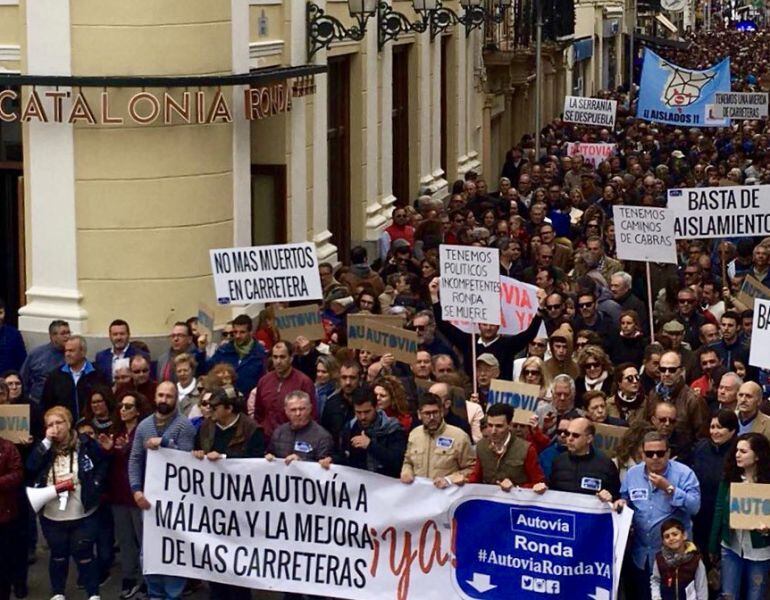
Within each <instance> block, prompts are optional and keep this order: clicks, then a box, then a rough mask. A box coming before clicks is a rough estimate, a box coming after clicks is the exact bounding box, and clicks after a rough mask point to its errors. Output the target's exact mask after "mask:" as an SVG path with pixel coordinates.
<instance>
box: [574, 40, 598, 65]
mask: <svg viewBox="0 0 770 600" xmlns="http://www.w3.org/2000/svg"><path fill="white" fill-rule="evenodd" d="M572 51H573V52H574V53H575V62H580V61H581V60H585V59H587V58H591V57H592V56H593V55H594V38H593V37H585V38H582V39H579V40H575V41H574V42H572Z"/></svg>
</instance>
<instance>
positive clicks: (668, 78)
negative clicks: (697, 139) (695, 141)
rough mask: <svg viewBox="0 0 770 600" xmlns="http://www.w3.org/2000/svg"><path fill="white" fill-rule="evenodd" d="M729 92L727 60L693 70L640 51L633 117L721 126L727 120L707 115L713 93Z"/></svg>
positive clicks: (670, 122)
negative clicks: (637, 86)
mask: <svg viewBox="0 0 770 600" xmlns="http://www.w3.org/2000/svg"><path fill="white" fill-rule="evenodd" d="M729 91H730V59H729V58H726V59H724V60H723V61H722V62H720V63H719V64H718V65H716V66H714V67H710V68H708V69H704V70H703V71H694V70H692V69H685V68H684V67H680V66H678V65H675V64H673V63H670V62H668V61H666V60H664V59H662V58H661V57H660V56H658V55H657V54H655V53H654V52H652V51H651V50H650V49H649V48H645V50H644V64H643V66H642V82H641V86H640V89H639V103H638V106H637V111H636V116H637V117H639V118H640V119H644V120H645V121H656V122H658V123H668V124H670V125H685V126H688V127H724V126H726V125H727V124H728V123H729V121H728V120H727V119H715V118H712V116H711V115H710V112H709V111H710V110H711V108H712V105H713V104H714V101H715V99H714V94H715V93H716V92H729Z"/></svg>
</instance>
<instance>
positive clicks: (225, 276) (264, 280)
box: [209, 242, 323, 305]
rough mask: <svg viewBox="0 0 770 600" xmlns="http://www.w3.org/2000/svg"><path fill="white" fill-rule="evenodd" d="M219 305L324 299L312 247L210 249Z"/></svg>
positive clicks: (307, 243) (293, 245)
mask: <svg viewBox="0 0 770 600" xmlns="http://www.w3.org/2000/svg"><path fill="white" fill-rule="evenodd" d="M209 254H210V257H211V271H212V273H213V274H214V288H215V289H216V296H217V302H218V303H219V304H225V305H227V304H240V305H245V304H252V303H255V302H291V301H296V300H319V299H321V298H323V291H322V288H321V277H320V275H319V274H318V258H317V257H316V253H315V246H314V245H313V244H311V243H310V242H305V243H303V244H282V245H278V246H254V247H252V248H221V249H217V250H209Z"/></svg>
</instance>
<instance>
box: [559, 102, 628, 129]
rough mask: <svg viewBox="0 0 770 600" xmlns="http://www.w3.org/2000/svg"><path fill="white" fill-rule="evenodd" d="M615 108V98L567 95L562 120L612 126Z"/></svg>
mask: <svg viewBox="0 0 770 600" xmlns="http://www.w3.org/2000/svg"><path fill="white" fill-rule="evenodd" d="M617 109H618V101H617V100H604V99H602V98H584V97H582V96H567V97H566V98H564V116H563V117H562V120H563V121H565V122H567V123H579V124H581V125H595V126H596V127H614V126H615V113H616V112H617Z"/></svg>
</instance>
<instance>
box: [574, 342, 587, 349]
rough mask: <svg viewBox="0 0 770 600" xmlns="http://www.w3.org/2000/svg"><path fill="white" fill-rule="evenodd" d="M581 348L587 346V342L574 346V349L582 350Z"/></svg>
mask: <svg viewBox="0 0 770 600" xmlns="http://www.w3.org/2000/svg"><path fill="white" fill-rule="evenodd" d="M583 346H588V342H578V343H577V344H575V348H582V347H583Z"/></svg>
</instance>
